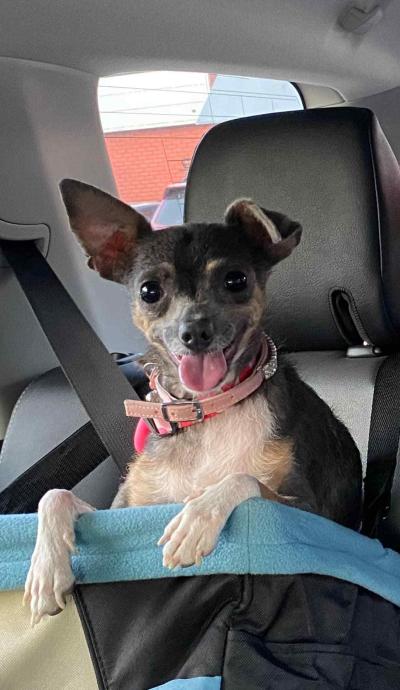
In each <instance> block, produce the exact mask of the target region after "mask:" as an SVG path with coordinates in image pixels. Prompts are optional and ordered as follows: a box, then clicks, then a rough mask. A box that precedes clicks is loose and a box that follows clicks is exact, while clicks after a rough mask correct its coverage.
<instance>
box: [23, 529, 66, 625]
mask: <svg viewBox="0 0 400 690" xmlns="http://www.w3.org/2000/svg"><path fill="white" fill-rule="evenodd" d="M72 546H73V544H72V543H71V541H70V535H65V540H64V539H63V540H62V542H61V543H59V544H55V543H50V542H48V543H44V542H43V541H42V542H41V543H39V544H37V546H36V548H35V550H34V552H33V556H32V560H31V566H30V568H29V572H28V577H27V579H26V583H25V594H24V604H30V609H31V625H32V627H33V626H34V625H36V623H39V621H40V620H41V619H42V618H43V616H44V615H46V614H48V615H49V616H54V615H55V614H56V613H59V612H60V611H61V610H62V609H64V608H65V605H66V595H67V594H68V593H69V592H71V590H72V587H73V584H74V575H73V573H72V569H71V564H70V552H71V548H72Z"/></svg>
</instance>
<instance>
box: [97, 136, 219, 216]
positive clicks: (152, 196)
mask: <svg viewBox="0 0 400 690" xmlns="http://www.w3.org/2000/svg"><path fill="white" fill-rule="evenodd" d="M211 126H212V125H180V126H177V127H161V128H159V129H142V130H134V131H127V132H110V133H107V134H105V141H106V147H107V150H108V155H109V157H110V161H111V166H112V169H113V172H114V177H115V180H116V183H117V187H118V192H119V195H120V197H121V199H123V201H126V202H141V201H159V200H160V199H161V198H162V196H163V192H164V189H165V187H166V186H167V185H169V184H171V183H172V182H181V181H182V180H184V179H185V177H186V173H187V167H188V164H189V162H190V160H191V158H192V155H193V152H194V149H195V148H196V146H197V144H198V142H199V141H200V139H201V138H202V136H203V135H204V134H205V133H206V132H207V130H208V129H210V127H211Z"/></svg>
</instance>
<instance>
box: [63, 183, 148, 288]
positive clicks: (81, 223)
mask: <svg viewBox="0 0 400 690" xmlns="http://www.w3.org/2000/svg"><path fill="white" fill-rule="evenodd" d="M60 190H61V195H62V198H63V200H64V204H65V207H66V209H67V213H68V217H69V222H70V225H71V228H72V230H73V231H74V233H75V234H76V236H77V237H78V239H79V242H80V243H81V245H82V247H83V249H84V250H85V252H86V255H87V256H88V257H89V261H88V265H89V266H90V268H93V269H95V270H96V271H98V272H99V273H100V275H101V276H102V277H103V278H107V279H108V280H115V281H117V282H124V279H125V277H126V275H127V272H128V270H129V267H130V265H131V263H132V258H133V257H134V255H135V253H136V248H137V243H138V241H139V240H140V238H141V237H143V235H144V234H147V233H151V232H152V230H151V226H150V224H149V223H148V222H147V220H146V219H145V218H144V217H143V216H142V215H141V214H140V213H138V212H137V211H135V210H134V209H133V208H131V207H130V206H128V205H127V204H124V203H123V202H122V201H119V200H118V199H115V197H113V196H111V195H110V194H106V193H105V192H102V191H101V190H100V189H97V187H92V186H91V185H88V184H85V183H84V182H79V181H78V180H63V181H62V182H61V184H60Z"/></svg>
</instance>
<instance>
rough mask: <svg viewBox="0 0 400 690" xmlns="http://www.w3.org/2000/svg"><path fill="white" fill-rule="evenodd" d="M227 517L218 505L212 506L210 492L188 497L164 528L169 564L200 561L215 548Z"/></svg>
mask: <svg viewBox="0 0 400 690" xmlns="http://www.w3.org/2000/svg"><path fill="white" fill-rule="evenodd" d="M224 524H225V517H224V515H223V514H222V512H221V510H220V508H219V507H218V506H215V505H214V506H211V505H210V501H209V500H208V499H207V495H206V494H203V496H200V497H198V498H193V499H189V500H188V501H187V503H186V505H185V507H184V508H183V510H181V512H180V513H178V515H176V516H175V517H174V518H173V519H172V520H171V522H170V523H169V524H168V525H167V527H166V528H165V530H164V534H163V535H162V537H161V539H160V540H159V542H158V544H159V545H164V548H163V565H164V566H165V567H166V568H170V569H172V568H176V567H180V566H189V565H193V564H196V565H200V563H201V561H202V558H203V556H207V555H208V554H209V553H211V551H212V550H213V549H214V547H215V545H216V543H217V541H218V537H219V535H220V532H221V530H222V528H223V526H224Z"/></svg>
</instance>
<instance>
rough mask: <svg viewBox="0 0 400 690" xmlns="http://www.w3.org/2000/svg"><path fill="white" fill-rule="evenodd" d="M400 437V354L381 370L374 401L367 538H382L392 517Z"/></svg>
mask: <svg viewBox="0 0 400 690" xmlns="http://www.w3.org/2000/svg"><path fill="white" fill-rule="evenodd" d="M399 435H400V354H399V353H396V354H392V355H389V356H388V357H386V359H385V360H384V361H383V362H382V364H381V365H380V367H379V369H378V373H377V376H376V381H375V388H374V397H373V401H372V412H371V424H370V431H369V440H368V455H367V473H366V477H365V482H364V509H363V527H362V531H363V533H364V534H366V535H367V536H370V537H376V536H378V535H379V529H380V525H381V522H382V520H385V518H386V517H387V516H388V514H389V510H390V494H391V489H392V483H393V475H394V471H395V467H396V456H397V451H398V446H399Z"/></svg>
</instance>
